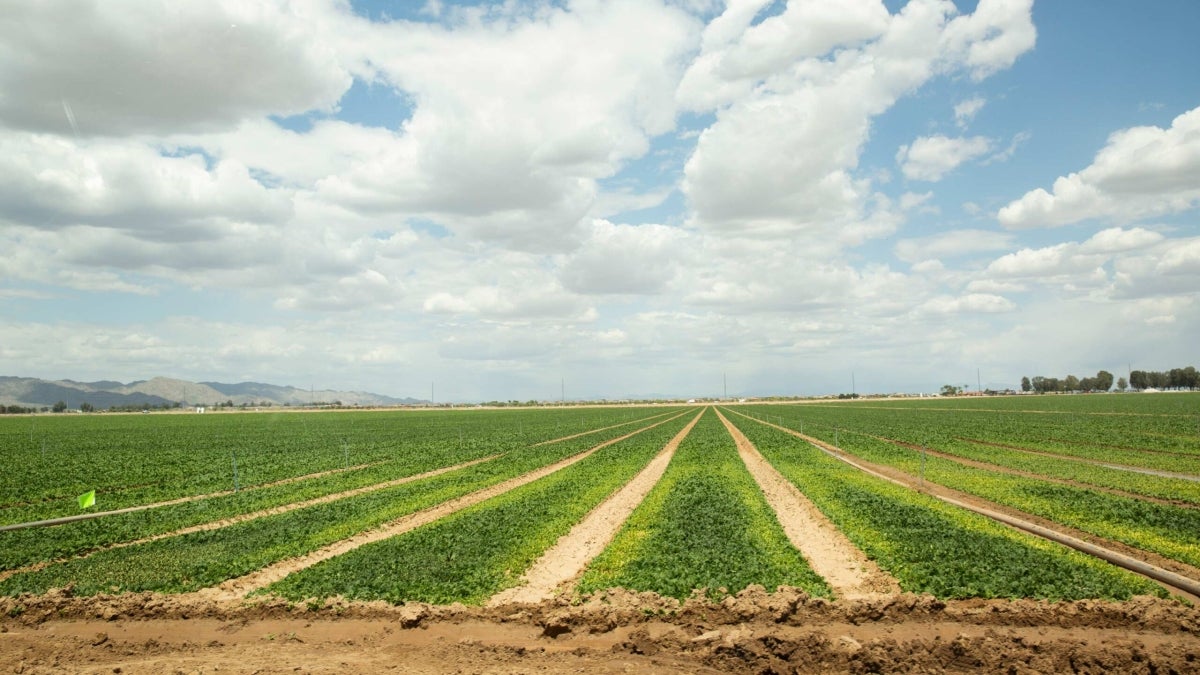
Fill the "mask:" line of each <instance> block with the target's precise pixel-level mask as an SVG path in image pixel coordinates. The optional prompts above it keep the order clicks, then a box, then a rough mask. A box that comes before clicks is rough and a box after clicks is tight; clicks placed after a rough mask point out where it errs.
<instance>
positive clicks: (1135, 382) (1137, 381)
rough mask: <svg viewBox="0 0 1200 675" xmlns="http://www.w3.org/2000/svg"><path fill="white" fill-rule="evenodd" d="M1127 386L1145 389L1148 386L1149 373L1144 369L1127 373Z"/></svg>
mask: <svg viewBox="0 0 1200 675" xmlns="http://www.w3.org/2000/svg"><path fill="white" fill-rule="evenodd" d="M1129 386H1131V387H1133V388H1134V389H1146V388H1148V387H1149V386H1150V377H1149V374H1148V373H1147V372H1146V371H1144V370H1135V371H1133V372H1131V373H1129Z"/></svg>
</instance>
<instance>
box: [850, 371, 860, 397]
mask: <svg viewBox="0 0 1200 675" xmlns="http://www.w3.org/2000/svg"><path fill="white" fill-rule="evenodd" d="M850 393H851V394H857V393H858V382H856V381H855V380H854V371H853V370H852V371H850Z"/></svg>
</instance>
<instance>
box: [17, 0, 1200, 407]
mask: <svg viewBox="0 0 1200 675" xmlns="http://www.w3.org/2000/svg"><path fill="white" fill-rule="evenodd" d="M1198 26H1200V3H1197V2H1195V1H1194V0H1156V1H1155V2H1150V3H1133V2H1091V1H1086V0H1053V1H1050V0H1038V2H1036V3H1035V2H1033V1H1032V0H978V2H972V1H969V0H958V1H957V2H951V1H949V0H910V1H907V2H905V1H903V0H886V1H883V2H881V1H880V0H788V1H786V2H784V1H782V0H776V1H771V0H728V1H727V2H721V1H719V0H604V1H601V0H561V1H554V2H550V1H545V0H542V1H532V2H516V1H513V0H509V1H506V2H465V1H451V0H442V1H440V2H439V1H436V0H428V1H425V2H422V1H414V2H367V1H361V2H360V1H357V0H292V1H278V2H276V1H267V0H257V1H253V2H251V1H247V0H105V1H104V2H100V1H90V2H89V1H80V0H45V1H41V2H25V3H16V4H15V5H13V6H11V7H8V8H6V10H5V11H4V12H3V15H2V16H0V250H2V251H3V254H2V255H0V374H3V375H17V376H27V377H42V378H47V379H62V378H69V379H75V380H99V379H106V380H108V379H115V380H122V381H132V380H141V379H148V378H151V377H155V376H166V377H176V378H181V379H188V380H193V381H222V382H240V381H260V382H270V383H274V384H284V385H293V386H298V387H302V388H309V387H316V388H330V389H344V390H363V391H372V392H377V393H382V394H388V395H393V396H413V397H418V398H428V397H429V396H430V395H431V393H432V395H433V396H434V398H435V399H437V400H440V401H480V400H509V399H517V400H528V399H557V398H559V397H560V396H561V395H565V396H566V398H568V399H573V398H624V397H635V396H636V397H641V396H654V395H661V396H714V395H718V396H719V395H724V394H726V393H728V395H730V396H751V395H817V394H827V393H839V392H850V391H855V392H857V393H872V392H874V393H883V392H934V391H937V390H938V389H939V388H940V387H941V386H942V385H943V384H947V383H952V384H955V385H958V386H963V385H966V386H967V388H968V389H969V390H973V389H975V388H976V387H977V386H979V385H982V386H983V387H984V388H1003V387H1017V386H1018V383H1019V381H1020V378H1021V377H1022V376H1026V375H1027V376H1034V375H1044V376H1054V377H1061V376H1065V375H1066V374H1068V373H1070V374H1075V375H1077V376H1080V377H1083V376H1087V375H1093V374H1095V373H1096V372H1097V371H1098V370H1101V369H1104V370H1109V371H1111V372H1113V373H1115V374H1116V375H1118V376H1120V375H1123V374H1126V373H1127V371H1128V369H1129V368H1133V369H1135V370H1137V369H1144V370H1165V369H1169V368H1173V367H1182V366H1186V365H1200V358H1198V357H1200V354H1198V352H1197V349H1196V345H1197V344H1198V341H1197V337H1196V336H1197V335H1200V302H1198V299H1200V298H1198V296H1200V71H1198V70H1197V68H1196V64H1197V63H1200V40H1196V39H1195V35H1194V34H1195V30H1196V28H1197V27H1198Z"/></svg>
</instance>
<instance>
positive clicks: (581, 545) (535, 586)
mask: <svg viewBox="0 0 1200 675" xmlns="http://www.w3.org/2000/svg"><path fill="white" fill-rule="evenodd" d="M703 414H704V411H703V410H701V411H700V412H699V413H697V414H696V417H695V418H694V419H692V421H691V422H689V423H688V425H687V426H686V427H684V428H683V430H682V431H680V432H679V433H678V434H676V435H675V437H674V438H672V439H671V440H670V441H668V442H667V444H666V445H664V446H663V449H662V451H661V452H659V453H658V454H657V455H655V457H654V459H652V460H650V462H649V463H648V464H647V465H646V468H644V469H642V470H641V471H640V472H638V474H637V475H636V476H634V477H633V478H632V479H630V481H629V482H628V483H626V484H625V485H624V486H623V487H622V488H621V489H619V490H617V491H616V492H614V493H613V494H612V495H611V496H609V497H608V499H606V500H604V501H603V502H601V503H600V505H599V506H597V507H596V508H594V509H592V512H591V513H589V514H588V515H587V516H586V517H585V518H584V519H583V520H582V521H580V522H579V524H578V525H576V526H575V527H573V528H571V531H570V532H568V533H567V534H565V535H563V536H562V537H561V538H560V539H559V540H558V541H557V542H556V543H555V544H554V546H552V547H550V548H549V549H548V550H547V551H546V552H545V553H544V554H542V557H540V558H538V559H537V561H535V562H534V564H533V566H532V567H531V568H529V571H527V572H526V573H525V576H524V579H523V582H522V584H521V585H519V586H514V587H512V588H509V589H506V590H503V591H501V592H499V593H497V594H496V595H494V596H492V597H491V599H489V600H488V602H487V604H488V605H489V606H495V605H502V604H506V603H536V602H541V601H543V600H549V599H550V598H553V597H554V596H555V595H556V593H557V592H558V591H560V590H562V588H563V586H565V585H567V584H570V583H571V582H572V581H574V580H576V579H577V578H578V577H579V575H580V574H582V573H583V569H584V568H585V567H586V566H587V564H588V563H589V562H591V560H592V559H593V558H595V557H596V556H597V555H600V552H601V551H603V550H604V548H605V547H606V546H608V544H609V543H610V542H612V540H613V537H615V536H616V534H617V531H618V530H620V529H621V525H623V524H624V523H625V521H626V520H628V519H629V514H631V513H633V510H634V509H636V508H637V506H638V504H641V503H642V500H643V499H645V498H646V495H647V494H649V493H650V490H651V489H653V488H654V486H655V484H657V483H658V480H659V479H660V478H662V475H663V473H664V472H665V471H666V470H667V465H668V464H670V462H671V457H672V456H674V454H675V449H676V448H678V447H679V444H680V443H682V442H683V439H684V438H686V437H687V435H688V433H689V432H690V431H691V430H692V427H695V426H696V423H697V422H699V421H700V416H701V415H703Z"/></svg>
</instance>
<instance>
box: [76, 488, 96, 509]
mask: <svg viewBox="0 0 1200 675" xmlns="http://www.w3.org/2000/svg"><path fill="white" fill-rule="evenodd" d="M95 505H96V491H95V490H89V491H87V492H85V493H83V494H81V495H79V508H81V509H86V508H87V507H89V506H95Z"/></svg>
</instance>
